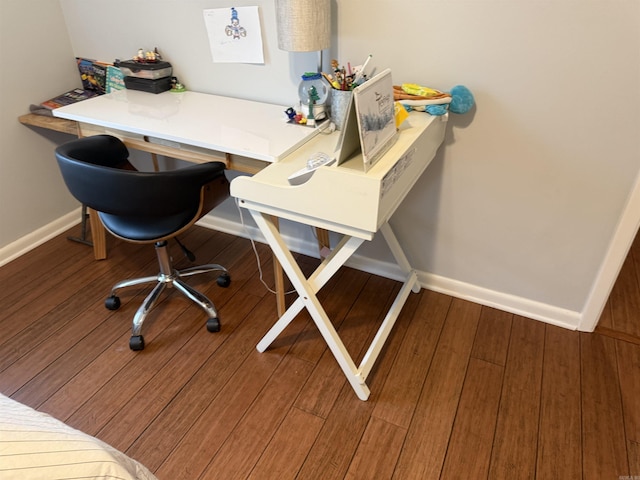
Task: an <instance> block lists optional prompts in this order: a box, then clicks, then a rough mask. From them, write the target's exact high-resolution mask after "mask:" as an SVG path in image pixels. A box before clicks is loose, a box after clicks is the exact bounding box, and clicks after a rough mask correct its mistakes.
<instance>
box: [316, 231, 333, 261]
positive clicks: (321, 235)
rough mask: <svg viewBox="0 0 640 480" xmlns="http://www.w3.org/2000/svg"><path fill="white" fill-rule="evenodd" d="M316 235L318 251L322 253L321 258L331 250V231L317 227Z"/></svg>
mask: <svg viewBox="0 0 640 480" xmlns="http://www.w3.org/2000/svg"><path fill="white" fill-rule="evenodd" d="M316 237H318V252H319V253H320V258H325V257H326V256H327V255H328V254H329V252H330V251H331V244H330V242H329V231H328V230H325V229H324V228H317V227H316Z"/></svg>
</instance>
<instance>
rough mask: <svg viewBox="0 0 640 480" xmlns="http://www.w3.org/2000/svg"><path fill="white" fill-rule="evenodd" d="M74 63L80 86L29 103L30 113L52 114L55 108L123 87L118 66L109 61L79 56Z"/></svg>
mask: <svg viewBox="0 0 640 480" xmlns="http://www.w3.org/2000/svg"><path fill="white" fill-rule="evenodd" d="M76 63H77V64H78V72H79V73H80V80H81V81H82V88H74V89H71V90H69V91H68V92H64V93H62V94H60V95H57V96H55V97H53V98H50V99H49V100H45V101H44V102H42V103H40V104H38V105H31V106H30V108H29V110H30V111H31V113H36V114H38V115H52V113H51V111H52V110H54V109H56V108H59V107H64V106H65V105H71V104H72V103H76V102H80V101H82V100H86V99H88V98H91V97H95V96H97V95H102V94H104V93H110V92H112V91H114V90H121V89H123V88H125V85H124V79H123V75H122V72H121V71H120V68H119V67H117V66H115V65H113V64H110V63H105V62H98V61H96V60H89V59H86V58H80V57H78V58H76Z"/></svg>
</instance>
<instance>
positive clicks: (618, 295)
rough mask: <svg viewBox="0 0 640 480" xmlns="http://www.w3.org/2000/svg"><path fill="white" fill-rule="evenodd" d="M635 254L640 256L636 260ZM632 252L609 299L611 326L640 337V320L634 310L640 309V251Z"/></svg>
mask: <svg viewBox="0 0 640 480" xmlns="http://www.w3.org/2000/svg"><path fill="white" fill-rule="evenodd" d="M635 256H637V257H638V259H637V260H636V258H635ZM635 256H634V254H633V252H632V253H630V254H629V255H628V256H627V258H626V259H625V261H624V263H623V265H622V268H621V270H620V274H619V275H618V279H617V281H616V282H615V284H614V286H613V288H612V290H611V294H610V295H609V300H610V302H611V321H612V325H611V327H612V328H613V329H614V330H617V331H620V332H624V333H627V334H629V335H635V336H638V337H640V320H638V317H637V316H636V315H634V312H638V311H639V310H640V283H639V281H640V280H639V277H640V273H638V269H640V253H636V254H635Z"/></svg>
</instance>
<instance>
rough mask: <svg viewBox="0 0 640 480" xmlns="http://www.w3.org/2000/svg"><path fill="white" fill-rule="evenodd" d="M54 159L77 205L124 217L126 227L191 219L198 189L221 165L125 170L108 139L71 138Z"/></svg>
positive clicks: (115, 142) (123, 156)
mask: <svg viewBox="0 0 640 480" xmlns="http://www.w3.org/2000/svg"><path fill="white" fill-rule="evenodd" d="M55 155H56V159H57V161H58V165H59V167H60V171H61V173H62V177H63V179H64V182H65V184H66V185H67V188H68V189H69V191H70V192H71V194H72V195H73V196H74V197H75V198H76V199H77V200H78V201H80V202H81V203H83V204H85V205H87V206H88V207H90V208H92V209H94V210H96V211H98V212H101V213H104V214H109V215H113V216H120V217H123V218H125V217H126V219H127V222H129V223H131V224H134V223H135V222H136V218H138V219H140V221H141V222H142V223H148V222H149V221H150V219H152V218H154V217H155V218H158V219H160V218H163V217H171V216H178V217H188V216H189V215H195V214H196V213H197V212H198V210H199V209H200V201H201V190H202V189H203V187H204V186H205V185H207V184H209V183H210V182H212V181H214V180H216V179H218V178H220V177H222V178H223V179H224V170H225V165H224V163H222V162H209V163H203V164H197V165H190V166H188V167H184V168H180V169H177V170H169V171H162V172H139V171H136V170H132V169H127V166H130V164H129V162H128V157H129V152H128V151H127V148H126V146H125V145H124V144H123V143H122V142H121V141H120V140H119V139H117V138H115V137H113V136H110V135H97V136H92V137H85V138H80V139H77V140H73V141H71V142H68V143H65V144H63V145H61V146H59V147H58V148H56V151H55ZM205 213H206V212H205ZM105 226H107V227H108V225H105ZM115 233H116V234H118V232H115Z"/></svg>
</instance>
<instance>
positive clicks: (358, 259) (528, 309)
mask: <svg viewBox="0 0 640 480" xmlns="http://www.w3.org/2000/svg"><path fill="white" fill-rule="evenodd" d="M199 225H202V226H204V227H207V228H212V229H214V230H218V231H221V232H225V233H230V234H232V235H236V236H239V237H244V238H249V237H251V238H253V239H254V240H255V241H257V242H260V243H266V241H265V239H264V237H263V236H262V234H261V233H260V231H259V230H258V229H257V228H255V227H246V226H245V227H243V226H242V225H240V224H238V223H236V222H231V221H227V220H224V219H220V218H216V217H214V216H212V215H209V216H206V217H204V218H202V220H200V222H199ZM283 237H284V240H285V243H286V244H287V246H288V247H289V248H290V249H291V251H294V252H297V253H301V254H303V255H308V256H311V257H317V256H318V250H317V248H318V247H317V244H315V243H313V242H308V241H307V242H302V241H300V240H299V239H297V238H294V237H288V236H286V235H283ZM346 265H347V266H349V267H352V268H355V269H357V270H362V271H364V272H367V273H371V274H375V275H380V276H381V277H385V278H390V279H393V280H399V281H402V280H403V275H402V272H401V271H400V268H399V267H398V266H397V265H396V264H394V263H389V262H381V261H378V260H375V259H372V258H368V257H364V256H360V255H358V254H355V255H353V256H352V257H351V258H350V259H349V260H348V261H347V263H346ZM418 281H419V282H420V285H421V286H422V288H425V289H427V290H433V291H435V292H439V293H444V294H446V295H450V296H452V297H455V298H461V299H463V300H468V301H470V302H474V303H478V304H480V305H485V306H488V307H493V308H496V309H498V310H503V311H505V312H509V313H513V314H515V315H520V316H523V317H527V318H531V319H534V320H539V321H542V322H545V323H549V324H551V325H555V326H559V327H563V328H567V329H570V330H576V329H577V328H578V326H579V324H580V321H581V313H580V312H577V311H572V310H566V309H563V308H559V307H555V306H553V305H548V304H545V303H540V302H535V301H532V300H529V299H527V298H522V297H518V296H515V295H510V294H506V293H502V292H497V291H494V290H489V289H486V288H482V287H478V286H476V285H472V284H469V283H464V282H459V281H457V280H452V279H449V278H445V277H441V276H438V275H434V274H432V273H428V272H418Z"/></svg>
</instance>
